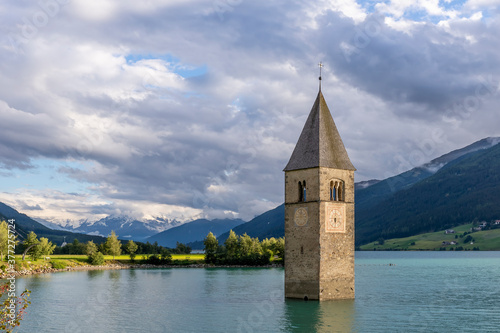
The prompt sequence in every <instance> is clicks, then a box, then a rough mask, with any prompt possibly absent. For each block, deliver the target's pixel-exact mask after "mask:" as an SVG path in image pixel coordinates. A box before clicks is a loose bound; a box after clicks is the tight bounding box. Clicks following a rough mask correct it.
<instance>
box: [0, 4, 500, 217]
mask: <svg viewBox="0 0 500 333" xmlns="http://www.w3.org/2000/svg"><path fill="white" fill-rule="evenodd" d="M228 4H229V7H224V8H217V7H214V4H213V3H211V2H203V1H191V2H186V1H175V2H172V1H166V0H165V1H161V2H160V1H155V2H153V1H142V2H137V1H124V2H120V3H118V2H116V1H108V0H107V1H105V2H102V3H101V2H87V1H85V2H82V1H75V2H70V3H69V4H68V5H66V6H64V7H61V8H60V12H59V13H58V14H57V15H54V16H53V17H50V22H49V23H48V24H47V25H44V26H40V27H38V28H37V30H36V33H33V34H32V36H30V38H25V36H23V29H26V26H25V25H24V23H23V22H24V21H23V18H24V17H26V18H28V19H30V18H31V17H32V14H33V13H37V12H38V11H40V10H41V8H40V7H39V6H38V5H37V4H35V3H30V2H27V1H24V2H22V1H21V2H16V3H14V4H10V5H9V9H8V10H6V11H4V13H6V12H8V13H10V15H6V14H3V16H1V18H2V20H0V22H2V23H1V25H0V29H3V30H5V32H6V34H5V35H7V36H11V37H12V36H14V37H15V38H21V39H20V41H21V42H20V43H19V45H17V49H16V48H15V47H13V46H12V44H11V43H10V42H11V40H4V41H3V42H2V43H1V45H2V47H3V50H4V51H5V52H2V54H0V74H1V75H0V85H1V86H2V87H3V89H2V91H0V164H1V165H2V169H0V174H1V175H5V174H9V175H11V174H12V175H14V176H15V175H16V174H20V171H19V170H20V169H26V170H33V174H36V172H41V171H40V169H41V167H40V162H39V161H40V160H41V159H45V160H52V161H58V162H61V164H63V162H65V161H68V160H70V161H74V163H73V164H71V165H66V166H63V167H60V168H55V169H54V170H57V171H54V175H53V176H54V177H60V179H61V181H58V182H57V184H60V183H61V182H62V180H64V179H71V180H72V181H73V182H75V183H76V184H80V186H76V185H75V186H73V185H72V188H75V190H74V193H73V191H71V190H67V189H64V190H63V187H58V185H55V184H54V185H53V186H52V188H51V186H48V187H47V186H46V185H45V184H41V183H42V182H39V183H38V182H37V183H30V181H29V179H25V182H21V181H19V183H18V186H17V187H14V188H13V187H12V186H10V185H9V188H8V190H6V189H2V188H1V186H0V193H1V195H0V201H2V202H5V203H7V204H12V205H13V206H14V207H15V208H19V209H21V208H22V207H26V208H27V209H31V210H30V214H31V213H33V214H37V215H36V217H40V218H44V219H47V220H52V221H67V220H71V221H78V220H80V219H90V220H97V219H99V218H102V217H104V216H106V215H109V214H122V215H123V214H125V215H130V216H133V217H136V218H138V219H147V218H152V217H156V216H165V217H169V218H178V219H189V218H194V217H200V216H203V217H221V216H232V217H235V216H239V217H242V218H245V219H246V218H251V217H253V216H254V215H256V214H259V213H262V212H263V211H265V210H267V209H270V208H273V206H276V205H278V204H280V203H281V202H282V201H283V173H282V171H281V170H282V169H283V167H284V166H285V164H286V162H287V160H288V158H289V156H290V154H291V152H292V150H293V147H294V145H295V143H296V140H297V138H298V136H299V134H300V130H301V129H302V126H303V124H304V122H305V119H306V117H307V114H308V112H309V110H310V108H311V106H312V103H313V102H314V98H315V97H316V93H317V87H318V81H317V76H318V69H317V63H318V62H319V61H323V62H324V64H325V68H324V75H323V93H324V95H325V97H326V99H327V101H328V103H329V106H330V110H331V111H332V113H333V115H334V118H335V121H336V123H337V126H338V128H339V131H340V133H341V134H342V137H343V140H344V143H345V144H346V146H347V149H348V151H349V153H350V156H351V159H352V161H353V163H354V164H355V166H356V167H357V169H358V172H357V175H356V177H357V178H356V179H358V180H363V179H369V178H383V177H384V176H386V175H387V174H394V173H395V172H397V171H399V170H400V169H401V168H402V167H405V166H408V165H409V166H411V165H412V164H414V163H416V162H417V161H418V159H419V158H420V157H421V155H422V154H424V155H423V158H425V159H426V160H425V161H424V162H426V161H427V160H430V159H432V158H434V157H436V156H438V155H439V154H442V153H446V152H447V151H449V150H451V149H454V148H459V147H460V146H464V145H466V144H469V143H471V142H472V141H474V140H477V139H481V138H482V137H486V136H495V135H498V134H500V133H498V130H497V129H496V127H495V126H494V125H493V124H497V123H498V121H497V120H498V119H496V112H495V111H494V110H495V109H496V108H498V104H499V101H498V95H497V94H496V93H494V92H490V93H489V94H483V95H482V96H481V99H480V101H479V102H480V103H479V104H478V107H477V108H476V109H474V112H472V113H471V115H470V116H469V117H467V118H466V117H464V113H463V112H462V113H461V112H455V111H452V112H449V111H448V110H450V108H452V107H453V105H456V104H457V103H458V104H460V103H462V105H463V102H464V98H466V97H468V96H472V97H474V96H475V95H474V94H475V89H476V87H477V86H478V84H480V82H481V80H482V78H487V77H488V75H491V76H492V80H490V81H495V80H496V81H498V78H499V77H500V71H499V68H500V67H499V63H498V60H497V58H498V57H497V50H498V47H499V44H500V43H499V39H498V36H497V31H498V23H496V22H495V21H494V20H492V21H490V22H485V20H484V17H485V14H484V13H483V11H482V8H484V7H485V6H487V5H488V4H487V3H485V2H483V3H482V4H480V3H479V2H469V3H468V4H467V5H466V7H467V6H468V7H467V8H473V7H474V6H476V7H477V8H478V9H477V10H475V11H472V10H470V9H467V8H466V9H463V11H462V12H458V10H459V9H456V8H455V9H453V10H451V9H450V10H447V9H444V7H443V6H439V3H438V2H437V1H418V2H416V3H415V2H404V1H403V2H398V3H396V2H389V3H380V4H379V5H378V6H376V8H377V9H378V10H379V12H378V13H368V9H366V8H365V7H363V6H361V5H360V4H358V3H357V2H355V1H341V2H338V1H322V2H319V3H318V2H314V3H304V2H289V3H286V4H282V3H278V2H264V1H253V2H248V1H242V2H228ZM480 5H481V6H482V7H481V6H480ZM479 7H481V8H479ZM96 11H98V13H97V12H96ZM419 11H420V12H423V13H424V16H425V17H424V18H425V19H421V17H419V18H418V19H417V18H415V17H414V15H415V13H416V12H419ZM380 12H383V13H385V14H384V15H382V14H381V13H380ZM93 13H95V15H94V14H93ZM481 13H483V14H481ZM481 15H483V16H481ZM489 15H490V16H491V15H496V14H495V12H491V13H489ZM429 17H431V18H434V19H435V18H436V17H437V18H438V19H439V20H441V22H439V23H437V22H434V19H428V18H429ZM494 17H496V16H494ZM14 44H15V43H14ZM14 46H15V45H14ZM186 73H187V74H186ZM192 73H194V74H192ZM191 74H192V75H191ZM491 91H494V90H491ZM445 116H446V117H445ZM439 130H442V132H444V133H445V134H446V135H443V137H442V138H440V140H434V142H435V143H436V144H435V147H434V149H432V150H429V149H427V150H425V151H423V150H422V148H421V147H420V146H419V143H420V142H424V141H425V140H426V139H428V138H430V137H433V135H435V133H436V131H439ZM438 141H439V143H438ZM412 153H413V155H412ZM419 156H420V157H419ZM78 165H80V166H81V167H80V166H78ZM30 168H31V169H30ZM44 172H45V171H44ZM40 177H42V176H40ZM43 177H45V175H44V176H43ZM47 179H48V178H47ZM38 206H39V207H41V208H42V209H43V210H38V209H35V208H37V207H38Z"/></svg>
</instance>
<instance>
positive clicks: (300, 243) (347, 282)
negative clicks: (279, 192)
mask: <svg viewBox="0 0 500 333" xmlns="http://www.w3.org/2000/svg"><path fill="white" fill-rule="evenodd" d="M320 80H321V76H320ZM320 83H321V81H320ZM355 170H356V169H355V168H354V166H353V165H352V163H351V161H350V160H349V156H348V155H347V151H346V149H345V147H344V144H343V142H342V139H341V138H340V134H339V132H338V130H337V127H336V126H335V122H334V121H333V118H332V115H331V114H330V110H329V109H328V106H327V104H326V101H325V99H324V97H323V94H322V92H321V85H320V90H319V92H318V96H317V97H316V101H315V102H314V105H313V107H312V109H311V112H310V114H309V117H308V118H307V121H306V123H305V125H304V128H303V130H302V133H301V134H300V137H299V140H298V142H297V145H296V146H295V149H294V151H293V153H292V156H291V157H290V161H289V162H288V164H287V166H286V167H285V169H284V171H285V297H287V298H300V299H316V300H330V299H353V298H354V171H355Z"/></svg>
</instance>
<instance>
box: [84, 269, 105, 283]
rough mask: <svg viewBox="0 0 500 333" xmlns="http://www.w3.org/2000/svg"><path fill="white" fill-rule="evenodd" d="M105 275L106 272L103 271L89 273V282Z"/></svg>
mask: <svg viewBox="0 0 500 333" xmlns="http://www.w3.org/2000/svg"><path fill="white" fill-rule="evenodd" d="M103 274H104V270H101V269H99V270H97V269H96V270H91V271H87V276H88V277H89V280H92V279H95V278H98V277H100V276H102V275H103Z"/></svg>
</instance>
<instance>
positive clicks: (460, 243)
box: [360, 224, 500, 251]
mask: <svg viewBox="0 0 500 333" xmlns="http://www.w3.org/2000/svg"><path fill="white" fill-rule="evenodd" d="M470 228H472V224H464V225H461V226H458V227H455V228H452V229H453V230H455V233H454V234H445V233H444V230H441V231H437V232H430V233H425V234H420V235H415V236H410V237H404V238H392V239H387V240H385V241H384V242H383V244H380V243H379V241H375V242H371V243H368V244H365V245H362V246H360V249H361V250H365V251H368V250H377V251H384V250H388V251H390V250H408V251H418V250H440V249H442V248H445V249H446V250H448V251H449V250H455V249H456V248H459V247H462V248H463V249H464V250H473V249H474V248H476V249H477V248H479V249H480V250H481V251H497V250H500V229H493V230H484V231H477V232H472V233H470V234H468V235H465V236H463V237H462V238H461V237H460V235H461V234H463V233H465V232H470ZM469 235H470V236H471V237H472V238H473V239H474V241H473V244H471V242H470V241H469V242H465V243H464V241H465V239H466V238H467V236H469ZM455 236H457V237H456V238H455ZM452 241H454V242H457V244H456V245H442V243H443V242H452Z"/></svg>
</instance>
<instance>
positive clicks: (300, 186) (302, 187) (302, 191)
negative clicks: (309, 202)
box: [299, 182, 304, 202]
mask: <svg viewBox="0 0 500 333" xmlns="http://www.w3.org/2000/svg"><path fill="white" fill-rule="evenodd" d="M301 201H304V186H302V182H299V202H301Z"/></svg>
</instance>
